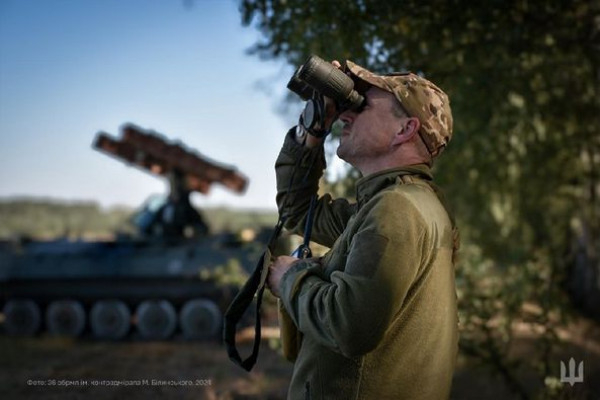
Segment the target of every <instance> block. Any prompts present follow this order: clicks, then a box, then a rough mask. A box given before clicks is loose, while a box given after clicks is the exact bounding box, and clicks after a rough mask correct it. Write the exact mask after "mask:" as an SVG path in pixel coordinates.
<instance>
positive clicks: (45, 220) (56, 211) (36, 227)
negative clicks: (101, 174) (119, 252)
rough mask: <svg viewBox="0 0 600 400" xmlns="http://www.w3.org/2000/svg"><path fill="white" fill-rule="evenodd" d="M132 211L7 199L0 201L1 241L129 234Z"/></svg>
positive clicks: (68, 203) (57, 202) (118, 208)
mask: <svg viewBox="0 0 600 400" xmlns="http://www.w3.org/2000/svg"><path fill="white" fill-rule="evenodd" d="M130 215H131V210H130V209H127V208H124V207H114V208H111V209H108V210H103V209H102V208H100V206H99V205H98V204H97V203H94V202H91V201H87V202H67V201H60V200H39V199H10V200H2V201H0V221H2V223H1V224H0V238H10V237H18V236H25V237H34V238H44V239H48V238H56V237H65V236H66V237H70V238H79V237H86V236H88V237H89V236H94V237H106V236H110V235H113V234H114V233H115V232H117V231H131V226H130V225H129V223H128V219H129V217H130Z"/></svg>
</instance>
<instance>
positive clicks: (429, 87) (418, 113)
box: [345, 61, 452, 156]
mask: <svg viewBox="0 0 600 400" xmlns="http://www.w3.org/2000/svg"><path fill="white" fill-rule="evenodd" d="M345 70H346V71H347V72H350V73H351V75H354V77H356V78H358V79H360V80H362V81H364V82H367V83H369V84H371V85H373V86H376V87H378V88H380V89H383V90H385V91H387V92H390V93H392V94H393V95H394V96H395V97H396V99H398V101H399V102H400V104H401V105H402V107H403V108H404V109H405V110H406V112H407V113H408V114H409V115H410V116H411V117H416V118H418V119H419V121H420V122H421V129H420V130H419V133H420V135H421V138H422V139H423V142H425V145H426V146H427V149H428V150H429V152H430V153H431V155H432V156H437V155H438V154H439V153H441V151H442V150H443V149H444V147H446V145H447V144H448V142H449V141H450V139H451V138H452V111H451V110H450V100H449V99H448V96H447V95H446V93H444V92H443V91H442V90H441V89H440V88H439V87H437V86H436V85H434V84H433V83H431V82H430V81H428V80H427V79H425V78H422V77H420V76H418V75H415V74H413V73H402V74H389V75H376V74H374V73H372V72H371V71H369V70H367V69H365V68H363V67H361V66H360V65H357V64H355V63H353V62H352V61H346V68H345Z"/></svg>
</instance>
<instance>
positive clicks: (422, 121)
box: [268, 61, 458, 400]
mask: <svg viewBox="0 0 600 400" xmlns="http://www.w3.org/2000/svg"><path fill="white" fill-rule="evenodd" d="M333 64H334V65H335V66H336V67H338V68H341V65H340V64H339V63H338V62H335V61H334V63H333ZM344 71H345V72H346V73H347V74H348V75H349V76H350V77H351V78H352V79H353V81H354V82H355V89H356V90H358V91H359V92H360V93H362V94H363V95H364V96H365V98H366V105H365V106H364V108H363V109H361V110H359V111H352V110H347V111H344V112H342V113H341V114H340V115H339V120H341V122H343V130H342V135H341V138H340V144H339V147H338V149H337V154H338V156H339V157H340V158H342V159H343V160H345V161H347V162H349V163H350V164H352V165H353V166H354V167H356V168H357V169H358V170H359V171H360V172H361V174H362V178H361V179H360V180H359V181H358V182H357V184H356V202H355V203H350V202H348V201H347V200H345V199H332V197H331V196H330V195H328V194H326V195H324V196H322V197H320V198H319V199H318V201H317V203H316V208H315V217H314V225H313V236H312V240H314V241H315V242H318V243H321V244H323V245H325V246H328V247H330V248H331V250H330V251H329V252H328V253H327V254H326V255H325V256H323V257H321V258H308V259H297V258H294V257H288V256H281V257H278V258H277V259H276V260H275V262H274V263H272V264H271V265H270V267H269V277H268V286H269V288H270V290H271V292H272V293H273V294H274V295H275V296H277V297H279V298H280V303H281V305H282V306H281V307H280V311H281V312H282V315H281V317H282V323H283V324H284V325H283V326H282V332H283V336H282V339H283V342H284V343H283V344H284V351H285V353H286V356H287V357H288V358H289V359H291V360H294V362H295V365H294V373H293V376H292V381H291V385H290V388H289V393H288V399H411V400H412V399H435V400H438V399H443V398H448V397H449V394H450V387H451V382H452V375H453V371H454V366H455V359H456V354H457V349H458V334H457V327H458V318H457V309H456V292H455V285H454V265H453V254H454V251H455V247H456V243H457V232H456V229H455V227H454V224H453V222H452V220H451V218H450V217H449V214H448V212H447V210H446V208H445V206H444V204H443V201H442V200H441V198H440V196H439V191H438V190H437V189H436V187H435V186H434V185H433V183H432V174H431V166H432V164H433V162H434V160H435V159H436V157H437V156H438V155H439V154H440V153H441V151H442V150H443V149H444V147H445V146H446V144H447V143H448V141H449V140H450V138H451V136H452V114H451V111H450V106H449V100H448V97H447V96H446V94H445V93H444V92H443V91H442V90H441V89H439V88H438V87H437V86H435V85H434V84H433V83H431V82H430V81H428V80H426V79H424V78H422V77H419V76H417V75H414V74H390V75H376V74H374V73H372V72H370V71H368V70H366V69H365V68H362V67H360V66H358V65H356V64H354V63H352V62H350V61H347V62H346V63H345V66H344ZM328 104H329V107H328V108H329V113H328V118H327V119H326V123H325V125H326V126H325V129H323V130H321V131H319V130H314V131H312V132H306V131H304V129H303V128H300V127H297V128H295V129H292V130H290V131H289V132H288V134H287V136H286V138H285V141H284V144H283V148H282V150H281V152H280V154H279V157H278V159H277V162H276V166H275V169H276V174H277V188H278V194H277V204H278V206H279V207H280V212H281V211H284V212H285V214H287V215H288V216H289V218H288V220H287V223H286V227H287V228H288V229H290V230H292V231H293V232H296V233H301V232H302V230H303V228H304V227H305V220H306V214H307V209H308V208H309V203H310V201H311V198H313V197H314V196H315V194H316V193H317V189H318V181H319V178H320V177H321V176H322V173H323V169H324V168H325V159H324V156H323V152H324V151H323V146H322V142H323V139H322V137H323V136H324V133H325V132H326V131H327V130H328V129H329V128H330V126H331V123H332V122H333V120H334V118H335V110H332V109H331V108H332V107H331V105H332V102H329V103H328ZM298 157H301V161H300V162H298V163H296V160H297V158H298ZM295 168H296V169H298V170H296V171H295V173H293V179H292V182H291V183H290V179H291V176H292V172H293V170H294V169H295ZM305 176H306V177H307V178H305ZM288 196H291V197H293V203H292V206H291V209H286V210H282V208H283V207H284V204H286V199H287V198H288ZM288 203H289V202H288ZM286 321H288V324H286ZM290 324H291V328H290V326H289V325H290ZM296 329H297V331H296Z"/></svg>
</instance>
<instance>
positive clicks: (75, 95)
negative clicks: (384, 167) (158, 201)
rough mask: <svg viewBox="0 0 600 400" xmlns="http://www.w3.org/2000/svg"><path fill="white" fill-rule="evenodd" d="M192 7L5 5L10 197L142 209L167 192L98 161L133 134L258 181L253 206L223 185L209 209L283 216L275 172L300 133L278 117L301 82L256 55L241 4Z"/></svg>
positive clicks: (0, 146)
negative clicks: (110, 138)
mask: <svg viewBox="0 0 600 400" xmlns="http://www.w3.org/2000/svg"><path fill="white" fill-rule="evenodd" d="M187 3H191V4H192V5H191V7H189V6H186V4H187ZM187 3H186V2H185V1H184V0H24V1H23V0H0V197H2V198H6V197H8V196H36V197H37V196H43V197H50V198H59V199H66V200H96V201H98V202H99V203H100V204H102V205H103V206H111V205H117V204H122V205H128V206H137V205H139V204H141V203H142V202H143V200H144V199H146V198H147V197H148V196H149V195H150V194H152V193H162V192H164V191H165V190H166V184H165V182H163V181H162V180H161V179H158V178H156V177H154V176H151V175H149V174H147V173H144V172H141V171H140V170H138V169H135V168H133V167H128V166H126V165H125V164H123V163H121V162H117V161H115V160H114V159H112V158H110V157H107V156H106V155H104V154H102V153H99V152H97V151H95V150H93V149H92V148H91V143H92V141H93V138H94V136H95V134H96V132H98V131H101V130H102V131H106V132H109V133H112V134H117V133H118V131H119V127H120V126H121V125H122V124H123V123H125V122H133V123H136V124H138V125H140V126H142V127H145V128H151V129H154V130H156V131H158V132H161V133H163V134H165V135H166V136H167V137H169V138H171V139H179V140H181V141H183V142H184V143H186V144H187V145H188V146H189V147H192V148H194V149H196V150H198V151H199V152H200V153H202V154H205V155H207V156H209V157H210V158H212V159H215V160H218V161H221V162H224V163H227V164H232V165H235V166H236V167H237V168H238V169H239V170H240V171H241V172H242V173H244V174H245V175H246V176H248V177H249V178H250V185H249V188H248V190H247V192H246V193H245V194H244V195H241V196H240V195H236V194H233V193H230V192H229V191H227V190H226V189H221V188H220V187H218V186H214V187H213V189H212V191H211V193H210V195H209V196H207V197H205V196H200V195H195V196H194V197H193V199H194V202H195V203H196V204H197V205H199V206H215V205H226V206H231V207H241V208H249V207H251V208H271V209H274V208H275V207H276V206H275V201H274V196H275V176H274V173H273V164H274V162H275V158H276V156H277V153H278V151H279V148H280V146H281V143H282V140H283V136H284V133H285V131H286V130H287V128H288V127H289V126H291V125H292V124H293V123H294V118H293V117H291V116H288V117H285V116H283V115H281V114H278V113H277V112H276V109H277V107H278V102H280V101H281V99H282V96H283V94H284V93H285V85H286V83H287V80H288V78H289V76H290V74H291V73H292V72H293V71H292V70H291V69H290V67H286V66H284V65H283V63H281V62H274V61H273V62H264V61H261V60H259V59H258V57H255V56H249V55H247V54H246V53H245V51H246V50H247V49H248V48H249V47H251V45H252V44H253V43H255V42H256V40H257V39H258V38H259V33H258V32H257V31H256V29H254V28H248V27H242V25H241V22H240V21H241V17H240V13H239V11H238V9H237V7H238V6H237V2H236V1H234V0H195V1H193V2H187ZM264 83H266V84H267V85H266V87H267V89H264V88H263V87H262V85H261V84H264Z"/></svg>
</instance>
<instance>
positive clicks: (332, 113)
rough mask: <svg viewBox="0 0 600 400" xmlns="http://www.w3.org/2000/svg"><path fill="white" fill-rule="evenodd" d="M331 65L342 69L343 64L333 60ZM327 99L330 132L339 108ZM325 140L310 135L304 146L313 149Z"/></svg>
mask: <svg viewBox="0 0 600 400" xmlns="http://www.w3.org/2000/svg"><path fill="white" fill-rule="evenodd" d="M331 64H332V65H333V66H334V67H336V68H341V67H342V64H340V62H339V61H338V60H333V61H332V62H331ZM324 99H325V130H326V131H329V130H330V129H331V125H333V123H334V122H335V120H336V119H337V117H338V112H337V108H336V106H335V102H334V101H333V100H332V99H330V98H329V97H326V96H324ZM316 129H317V130H320V127H319V126H317V127H316ZM323 140H324V138H317V137H315V136H313V135H311V134H310V133H309V134H308V135H307V136H306V141H305V142H304V145H305V146H306V147H308V148H313V147H317V146H320V145H321V143H323Z"/></svg>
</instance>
